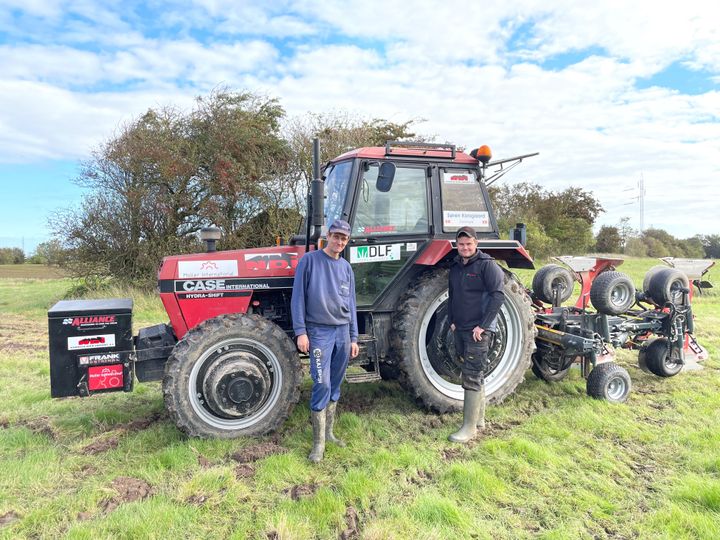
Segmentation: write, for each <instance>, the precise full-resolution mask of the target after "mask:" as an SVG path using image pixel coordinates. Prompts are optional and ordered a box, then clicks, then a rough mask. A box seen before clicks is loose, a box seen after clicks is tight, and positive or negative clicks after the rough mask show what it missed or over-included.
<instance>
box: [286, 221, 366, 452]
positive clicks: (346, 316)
mask: <svg viewBox="0 0 720 540" xmlns="http://www.w3.org/2000/svg"><path fill="white" fill-rule="evenodd" d="M349 239H350V225H349V224H348V223H347V222H346V221H343V220H341V219H336V220H335V221H333V223H332V224H331V225H330V229H328V235H327V245H326V246H325V247H324V248H323V249H319V250H316V251H310V252H308V253H306V254H305V255H304V256H303V257H302V258H301V259H300V262H299V263H298V266H297V269H296V271H295V281H294V283H293V292H292V300H291V301H290V309H291V311H292V320H293V330H294V331H295V336H297V346H298V349H299V350H300V351H301V352H304V353H308V354H309V355H310V376H311V377H312V381H313V387H312V394H311V396H310V416H311V419H312V426H313V448H312V451H311V452H310V455H309V456H308V459H309V460H310V461H312V462H313V463H317V462H319V461H321V460H322V458H323V454H324V453H325V441H326V440H327V441H330V442H332V443H335V444H337V445H339V446H344V443H343V442H342V441H341V440H340V439H338V438H337V437H335V435H334V433H333V425H334V423H335V409H336V407H337V401H338V399H340V383H342V380H343V378H344V377H345V369H346V368H347V365H348V361H349V359H350V357H352V358H355V357H356V356H357V355H358V352H359V350H358V344H357V339H358V329H357V314H356V310H355V276H354V275H353V271H352V267H351V266H350V263H348V262H347V261H346V260H345V259H343V258H342V257H341V256H340V255H341V254H342V252H343V249H345V246H346V245H347V243H348V240H349Z"/></svg>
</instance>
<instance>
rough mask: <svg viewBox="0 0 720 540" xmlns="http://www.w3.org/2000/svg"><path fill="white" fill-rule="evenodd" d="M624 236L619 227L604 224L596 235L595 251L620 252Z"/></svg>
mask: <svg viewBox="0 0 720 540" xmlns="http://www.w3.org/2000/svg"><path fill="white" fill-rule="evenodd" d="M621 244H622V238H621V237H620V231H618V228H617V227H611V226H608V225H603V226H602V227H600V230H599V231H598V233H597V236H596V237H595V251H597V252H599V253H620V247H621Z"/></svg>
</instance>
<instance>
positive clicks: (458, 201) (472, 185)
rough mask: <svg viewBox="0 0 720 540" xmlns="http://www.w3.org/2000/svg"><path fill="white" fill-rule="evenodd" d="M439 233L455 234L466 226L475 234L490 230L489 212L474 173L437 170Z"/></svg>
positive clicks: (465, 170)
mask: <svg viewBox="0 0 720 540" xmlns="http://www.w3.org/2000/svg"><path fill="white" fill-rule="evenodd" d="M440 174H441V179H440V184H441V188H442V212H443V231H444V232H455V231H457V230H458V229H459V228H460V227H462V226H464V225H468V226H470V227H473V228H475V229H476V230H477V231H492V224H491V223H490V212H489V211H488V208H487V204H486V203H485V197H484V196H483V192H482V188H481V187H480V183H479V182H478V181H477V176H476V175H475V172H474V171H470V170H467V169H464V170H458V169H456V170H453V169H445V170H443V171H441V173H440Z"/></svg>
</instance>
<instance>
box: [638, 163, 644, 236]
mask: <svg viewBox="0 0 720 540" xmlns="http://www.w3.org/2000/svg"><path fill="white" fill-rule="evenodd" d="M638 187H639V188H640V197H639V200H640V232H643V231H644V230H645V177H644V176H643V173H642V171H640V182H639V186H638Z"/></svg>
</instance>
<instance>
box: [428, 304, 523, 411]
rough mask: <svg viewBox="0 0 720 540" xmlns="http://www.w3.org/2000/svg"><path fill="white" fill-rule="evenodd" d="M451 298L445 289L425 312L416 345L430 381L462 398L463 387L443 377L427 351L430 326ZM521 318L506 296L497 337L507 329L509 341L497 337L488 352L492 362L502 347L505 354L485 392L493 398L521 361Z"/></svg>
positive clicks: (492, 373)
mask: <svg viewBox="0 0 720 540" xmlns="http://www.w3.org/2000/svg"><path fill="white" fill-rule="evenodd" d="M447 298H448V292H447V291H444V292H443V293H441V294H440V295H438V296H437V297H436V298H435V300H433V302H432V303H431V304H430V306H429V308H428V309H427V310H426V311H425V315H424V316H423V319H422V322H421V324H420V332H419V334H418V340H417V344H416V345H417V347H418V352H419V355H420V365H421V367H422V370H423V373H424V374H425V377H426V378H427V379H428V381H429V382H430V384H432V385H433V387H435V389H437V390H438V391H439V392H441V393H442V394H443V395H445V396H447V397H449V398H452V399H457V400H460V401H462V399H463V397H464V390H463V388H462V386H461V385H459V384H455V383H452V382H449V381H448V380H446V379H445V378H443V376H442V375H441V374H440V373H438V372H437V370H436V369H435V368H434V366H433V365H432V362H431V361H430V357H429V356H428V354H427V331H428V327H429V326H430V322H431V320H432V318H433V317H434V316H435V313H436V312H437V311H438V308H440V306H441V305H442V304H443V303H444V302H446V301H447ZM520 319H521V318H520V315H519V313H518V310H517V307H516V306H515V305H514V304H513V303H512V302H511V301H509V300H508V299H507V298H506V301H505V302H504V303H503V305H502V307H501V308H500V313H499V314H498V321H497V322H498V334H497V336H499V335H500V334H501V333H503V332H504V334H505V341H504V343H500V342H498V340H497V339H496V340H494V341H493V343H492V344H491V349H490V351H488V363H490V361H491V360H492V359H493V358H494V355H495V354H496V353H497V349H498V348H500V350H501V351H502V357H501V358H500V359H499V361H497V362H496V366H495V369H493V371H492V372H491V373H489V374H487V375H486V377H485V394H486V396H487V397H488V398H490V397H492V394H493V393H494V392H497V391H498V390H499V389H500V388H501V386H502V382H504V381H505V380H506V375H507V374H508V373H512V372H513V371H514V370H515V368H516V366H517V364H518V362H520V361H521V358H522V356H521V351H522V329H521V327H520V325H521V321H520Z"/></svg>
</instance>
